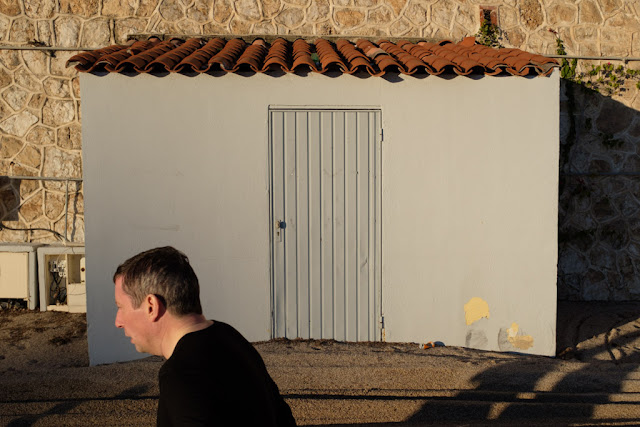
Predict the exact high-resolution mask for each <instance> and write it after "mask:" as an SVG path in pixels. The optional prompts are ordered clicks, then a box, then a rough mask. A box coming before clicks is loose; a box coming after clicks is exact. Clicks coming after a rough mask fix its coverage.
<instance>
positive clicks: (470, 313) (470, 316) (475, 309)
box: [464, 297, 489, 325]
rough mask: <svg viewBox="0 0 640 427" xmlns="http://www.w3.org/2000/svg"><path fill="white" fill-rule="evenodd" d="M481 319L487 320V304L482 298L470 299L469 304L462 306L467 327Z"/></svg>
mask: <svg viewBox="0 0 640 427" xmlns="http://www.w3.org/2000/svg"><path fill="white" fill-rule="evenodd" d="M483 317H486V318H487V319H488V318H489V304H487V302H486V301H485V300H483V299H482V298H478V297H473V298H471V299H470V300H469V302H468V303H466V304H465V305H464V318H465V320H466V322H467V325H471V324H473V323H474V322H477V321H478V320H480V319H482V318H483Z"/></svg>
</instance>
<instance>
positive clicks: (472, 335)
mask: <svg viewBox="0 0 640 427" xmlns="http://www.w3.org/2000/svg"><path fill="white" fill-rule="evenodd" d="M488 345H489V339H488V338H487V334H486V333H485V332H484V331H480V330H477V329H471V330H469V331H468V332H467V337H466V339H465V347H470V348H477V349H479V350H484V349H486V348H487V347H488Z"/></svg>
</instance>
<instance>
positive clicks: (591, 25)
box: [0, 0, 640, 300]
mask: <svg viewBox="0 0 640 427" xmlns="http://www.w3.org/2000/svg"><path fill="white" fill-rule="evenodd" d="M481 7H489V8H493V9H497V11H498V25H499V27H500V28H501V29H502V31H503V37H502V43H503V45H505V46H506V47H518V48H521V49H523V50H527V51H530V52H535V53H541V54H554V53H555V50H556V35H555V34H554V33H552V32H550V31H549V30H550V29H552V30H554V31H556V32H557V35H558V37H560V38H561V39H562V40H563V41H564V45H565V48H566V50H567V52H568V54H570V55H583V56H619V57H636V58H638V57H640V1H637V0H633V1H625V0H237V1H231V0H0V45H2V46H15V47H21V46H22V47H24V46H54V47H67V48H97V47H103V46H106V45H109V44H114V43H123V42H126V41H127V38H128V36H129V35H130V34H137V33H144V34H151V33H153V34H176V35H180V34H182V35H205V36H206V35H212V34H230V35H232V34H233V35H243V34H269V35H276V34H277V35H290V34H301V35H312V36H325V35H341V36H355V35H362V36H370V37H380V38H383V37H422V38H425V39H435V40H441V39H453V40H459V39H461V38H462V37H465V36H470V35H474V34H475V33H476V32H477V31H478V28H479V26H480V16H481V13H480V9H481ZM75 53H76V52H75V51H51V52H49V51H33V50H31V51H30V50H7V49H2V50H0V138H1V139H0V218H1V219H2V224H3V226H5V227H10V228H14V229H31V230H30V231H13V230H9V229H8V228H4V229H2V230H0V242H54V241H57V240H59V236H58V237H56V235H54V233H51V232H50V231H46V230H53V231H56V232H57V233H61V234H64V233H65V228H66V229H67V234H68V237H69V239H70V240H72V241H75V242H82V241H84V209H83V193H82V184H81V183H77V182H69V183H68V184H67V183H65V182H58V181H46V180H45V181H37V180H26V179H21V180H19V179H12V178H11V177H14V176H32V177H58V178H81V177H82V158H81V150H82V140H81V118H80V102H81V101H80V87H79V83H78V76H77V72H76V71H75V70H74V69H71V68H66V67H65V63H66V61H67V59H69V58H70V57H71V56H72V55H74V54H75ZM590 62H592V61H587V60H581V61H580V63H579V68H580V69H583V70H584V69H588V65H589V63H590ZM612 62H613V63H614V64H615V65H618V64H622V62H616V61H612ZM626 66H627V67H628V68H631V69H638V68H640V62H638V61H632V62H629V63H628V64H627V65H626ZM433 78H437V77H433ZM460 78H463V77H460ZM561 92H562V99H561V112H560V117H561V135H560V140H561V168H560V171H561V185H560V215H559V271H558V286H559V288H558V292H559V297H560V298H561V299H584V300H628V299H640V275H639V273H640V150H639V148H638V146H639V143H640V113H639V110H640V90H638V89H637V88H636V87H635V86H634V84H632V83H630V82H627V84H625V85H623V90H622V91H620V92H619V93H617V94H615V95H613V96H605V95H600V94H597V93H594V92H589V91H585V90H583V89H582V88H581V87H579V86H578V85H575V84H573V83H570V82H563V84H562V91H561ZM535 120H536V118H535V117H532V118H531V121H532V123H531V125H532V128H535V127H536V126H540V125H541V124H540V123H536V121H535ZM541 143H542V142H541ZM522 191H525V192H526V189H522ZM67 194H68V196H67ZM65 199H66V200H65ZM65 203H67V204H68V209H69V212H68V215H66V216H65ZM65 217H66V219H67V223H66V224H65ZM65 225H66V227H65Z"/></svg>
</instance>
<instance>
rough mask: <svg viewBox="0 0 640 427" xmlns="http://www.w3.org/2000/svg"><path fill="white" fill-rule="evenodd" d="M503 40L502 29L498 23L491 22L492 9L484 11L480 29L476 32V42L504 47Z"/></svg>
mask: <svg viewBox="0 0 640 427" xmlns="http://www.w3.org/2000/svg"><path fill="white" fill-rule="evenodd" d="M501 41H502V30H501V29H500V27H498V26H497V25H496V24H493V23H491V11H490V10H483V11H482V22H481V23H480V29H479V30H478V32H477V33H476V42H477V43H479V44H481V45H484V46H489V47H504V46H502V44H501V43H500V42H501Z"/></svg>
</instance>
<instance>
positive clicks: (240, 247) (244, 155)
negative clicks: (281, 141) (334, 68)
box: [81, 73, 559, 364]
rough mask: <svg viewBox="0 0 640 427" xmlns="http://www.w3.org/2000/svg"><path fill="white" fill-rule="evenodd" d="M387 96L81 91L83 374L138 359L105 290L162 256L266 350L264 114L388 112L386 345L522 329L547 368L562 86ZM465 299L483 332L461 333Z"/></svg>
mask: <svg viewBox="0 0 640 427" xmlns="http://www.w3.org/2000/svg"><path fill="white" fill-rule="evenodd" d="M397 80H398V81H395V82H391V81H388V80H386V79H383V78H366V79H359V78H356V77H353V76H348V75H344V76H340V77H338V78H331V77H327V76H323V75H316V74H311V75H308V76H305V77H300V76H294V75H285V76H282V77H277V78H276V77H269V76H266V75H261V74H260V75H254V76H250V77H243V76H239V75H235V74H230V75H225V76H222V77H212V76H207V75H204V76H198V77H186V76H181V75H168V76H165V77H154V76H149V75H140V76H135V77H128V76H123V75H117V74H110V75H107V76H93V75H86V74H85V75H82V76H81V90H82V96H83V102H82V120H83V126H82V127H83V155H84V179H85V210H86V253H87V283H88V284H89V285H88V287H87V294H88V306H87V316H88V322H89V352H90V358H91V363H92V364H99V363H107V362H112V361H119V360H128V359H131V358H134V357H137V355H136V353H135V350H134V349H133V347H132V346H131V345H130V344H129V342H128V340H127V339H126V338H125V337H124V336H123V333H122V331H119V330H117V329H116V328H115V327H114V326H113V320H114V316H115V311H116V308H115V304H114V303H113V284H112V282H111V276H112V275H113V272H114V271H115V268H116V267H117V265H118V264H119V263H120V262H122V261H123V260H124V259H126V258H127V257H129V256H131V255H134V254H135V253H138V252H139V251H142V250H145V249H149V248H151V247H155V246H159V245H167V244H170V245H173V246H175V247H177V248H179V249H181V250H183V251H184V252H185V253H186V254H187V255H188V256H189V257H190V259H191V261H192V263H193V265H194V267H195V270H196V273H197V274H198V276H199V278H200V282H201V294H202V300H203V308H204V310H205V314H206V315H207V316H209V317H211V318H215V319H219V320H223V321H226V322H229V323H231V324H233V325H234V326H236V327H237V328H238V329H239V330H240V331H241V332H242V333H243V334H244V335H245V336H246V337H247V338H248V339H249V340H252V341H257V340H266V339H269V338H270V337H271V330H270V329H271V306H270V286H271V285H270V252H269V226H270V222H269V185H268V182H269V180H268V174H269V169H268V168H269V158H268V132H267V130H268V122H267V121H268V114H267V112H268V108H269V106H300V107H304V106H311V107H318V106H334V107H339V106H349V107H353V106H363V107H379V108H381V110H382V117H383V127H384V135H385V138H384V142H383V148H382V151H383V156H382V169H383V172H382V185H383V188H382V192H383V200H382V233H383V234H382V247H383V261H382V263H383V264H382V270H383V272H382V287H383V290H382V292H383V312H384V316H385V326H386V330H385V332H386V339H387V341H416V342H418V341H432V340H439V341H442V342H444V343H445V344H447V345H466V344H467V345H474V346H476V347H478V346H480V347H482V348H485V349H487V350H497V349H500V348H501V347H500V346H499V344H498V336H499V335H500V331H501V330H503V335H504V334H505V333H506V332H504V331H505V330H506V328H510V327H511V326H512V324H513V323H516V324H517V325H518V326H519V335H525V336H530V337H531V340H532V342H533V346H532V347H529V348H528V349H527V350H526V351H527V352H531V353H535V354H548V355H551V354H553V353H554V351H555V322H556V258H557V246H556V241H557V240H556V229H557V185H558V169H557V168H558V130H559V129H558V96H559V94H558V88H559V85H558V73H554V75H552V76H551V77H550V78H540V77H539V78H531V79H529V78H527V79H525V78H517V77H483V78H476V79H472V78H467V77H456V78H452V79H444V78H440V77H427V78H424V79H419V78H414V77H402V76H401V77H399V78H398V79H397ZM472 297H478V298H482V300H483V301H486V303H487V305H488V308H489V317H488V318H482V319H480V320H478V321H477V322H475V323H474V324H472V325H470V326H469V325H467V324H466V322H465V311H464V304H465V303H467V302H468V301H469V300H470V299H471V298H472ZM512 331H513V329H512ZM470 332H471V333H470ZM468 336H472V337H473V339H472V340H471V342H469V341H468V338H467V337H468ZM482 336H484V337H485V338H486V340H484V341H483V339H482ZM485 341H486V342H485ZM525 342H528V341H526V340H525ZM474 343H475V344H474ZM478 343H484V344H482V345H478ZM502 349H505V348H504V346H503V348H502ZM522 351H524V350H522Z"/></svg>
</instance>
